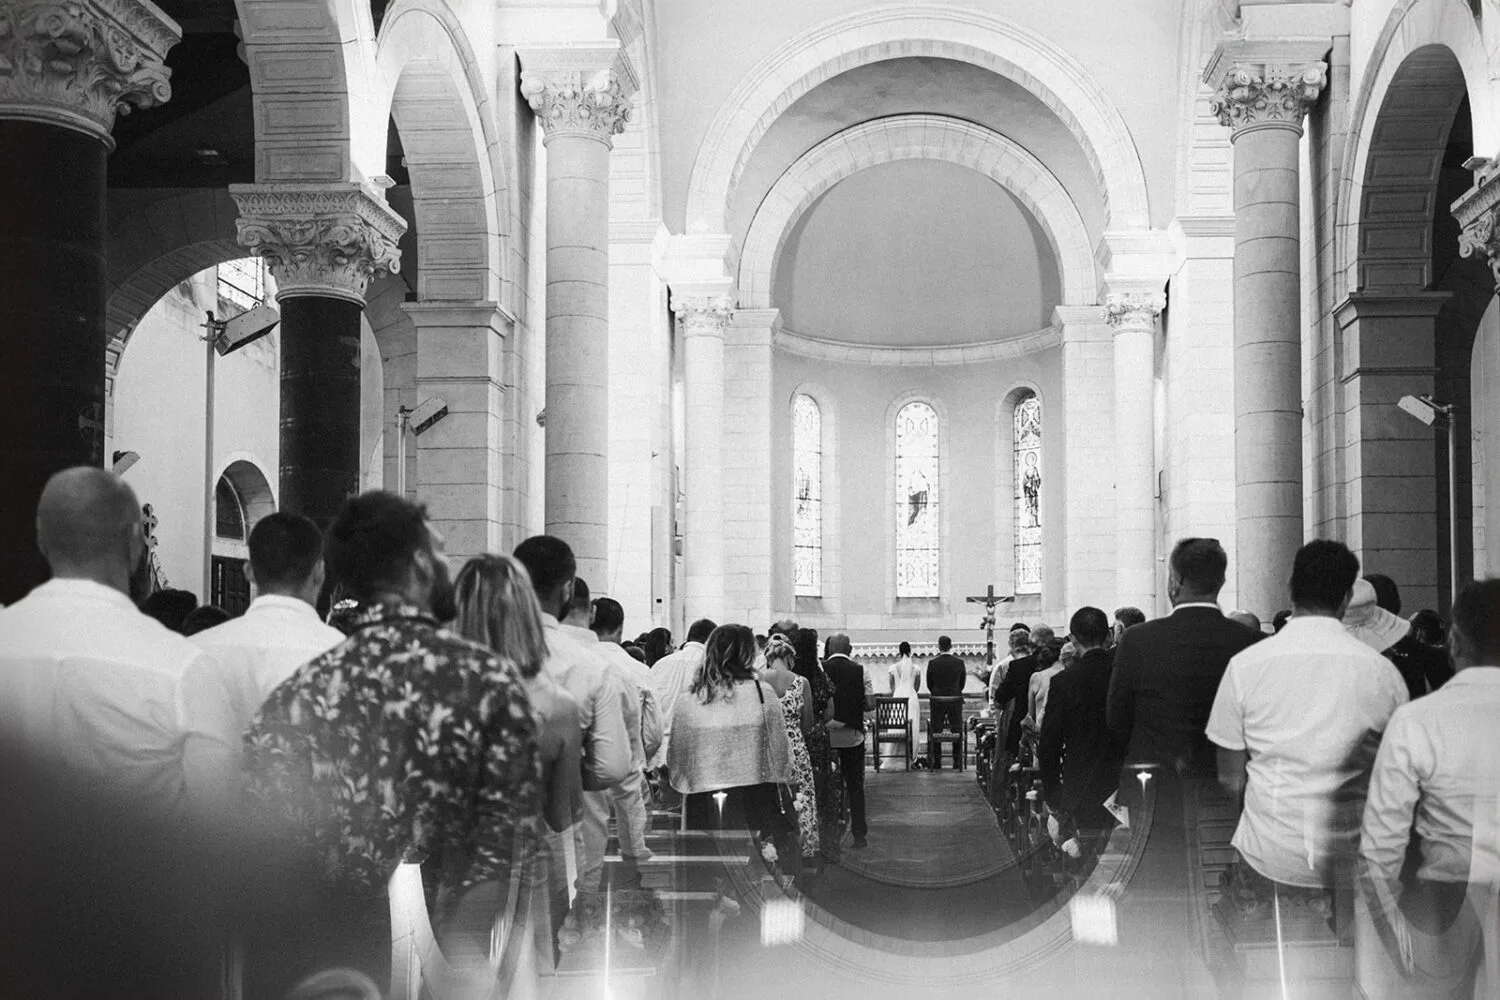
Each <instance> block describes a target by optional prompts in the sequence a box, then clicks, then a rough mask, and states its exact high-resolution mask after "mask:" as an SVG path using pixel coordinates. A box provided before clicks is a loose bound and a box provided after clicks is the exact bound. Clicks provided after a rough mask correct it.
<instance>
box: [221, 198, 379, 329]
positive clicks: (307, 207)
mask: <svg viewBox="0 0 1500 1000" xmlns="http://www.w3.org/2000/svg"><path fill="white" fill-rule="evenodd" d="M229 193H230V195H231V196H232V197H233V198H234V203H235V204H236V205H237V206H239V210H240V218H239V222H238V223H237V226H238V231H239V241H240V245H241V246H243V247H245V248H246V249H247V250H249V251H250V252H251V253H253V254H256V255H257V256H260V257H264V258H266V261H267V262H268V263H269V264H270V267H271V274H272V276H273V277H275V279H276V285H277V293H276V297H277V298H278V299H284V298H290V297H292V296H295V295H321V296H325V297H331V298H340V299H348V300H350V301H352V302H358V303H360V304H361V305H363V304H364V301H365V289H366V288H368V287H369V284H370V279H372V278H374V277H377V276H379V275H383V274H387V273H395V272H397V271H399V270H401V251H400V250H399V249H398V247H397V243H398V242H399V241H400V239H401V237H402V235H403V234H405V232H406V222H405V220H403V219H402V218H401V217H400V216H399V215H397V214H396V213H395V212H393V211H391V208H390V206H389V205H387V204H386V203H385V200H384V199H383V198H380V197H378V196H376V195H374V194H371V193H370V192H369V191H367V190H366V189H365V188H364V187H363V186H361V185H360V184H357V183H353V182H350V183H347V184H336V185H325V184H318V185H302V184H233V185H231V186H230V188H229Z"/></svg>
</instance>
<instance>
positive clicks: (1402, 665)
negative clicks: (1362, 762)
mask: <svg viewBox="0 0 1500 1000" xmlns="http://www.w3.org/2000/svg"><path fill="white" fill-rule="evenodd" d="M1380 579H1381V580H1382V581H1384V583H1383V584H1382V587H1383V588H1384V589H1385V598H1384V599H1385V601H1386V602H1387V603H1394V604H1395V605H1396V606H1397V607H1400V606H1401V598H1400V595H1399V592H1398V591H1397V590H1396V584H1395V582H1394V581H1393V580H1391V578H1390V577H1388V576H1381V577H1380ZM1380 600H1381V598H1380V596H1379V594H1378V593H1377V591H1376V589H1375V586H1374V584H1373V583H1372V582H1371V578H1370V577H1366V578H1365V579H1363V580H1360V581H1359V582H1357V583H1356V584H1355V585H1354V596H1353V597H1352V598H1351V599H1350V601H1349V608H1348V610H1346V611H1345V612H1344V628H1346V629H1348V630H1349V634H1350V635H1352V636H1354V638H1356V639H1358V640H1359V641H1360V642H1363V643H1364V644H1365V645H1366V646H1369V647H1370V648H1371V649H1373V650H1375V652H1377V653H1379V654H1380V655H1381V656H1384V657H1385V658H1386V659H1388V660H1390V661H1391V662H1392V663H1393V664H1395V666H1396V669H1397V670H1398V671H1400V673H1401V679H1402V680H1403V681H1405V682H1406V691H1407V694H1408V695H1409V696H1410V697H1411V698H1412V700H1416V699H1417V698H1420V697H1422V696H1423V695H1424V694H1427V693H1428V692H1429V691H1436V690H1437V689H1438V688H1440V687H1442V686H1443V684H1444V683H1445V682H1446V681H1447V680H1448V678H1450V677H1452V676H1453V668H1452V667H1451V666H1450V665H1449V663H1448V655H1447V654H1446V653H1444V652H1443V651H1441V650H1437V649H1434V648H1432V647H1431V646H1429V645H1427V644H1425V643H1423V642H1421V641H1419V640H1418V639H1417V637H1416V636H1415V635H1413V634H1412V627H1411V624H1410V623H1409V622H1407V621H1405V620H1404V619H1402V618H1400V617H1398V616H1397V615H1396V614H1395V613H1394V612H1392V611H1388V610H1387V609H1386V608H1384V607H1382V606H1381V604H1380Z"/></svg>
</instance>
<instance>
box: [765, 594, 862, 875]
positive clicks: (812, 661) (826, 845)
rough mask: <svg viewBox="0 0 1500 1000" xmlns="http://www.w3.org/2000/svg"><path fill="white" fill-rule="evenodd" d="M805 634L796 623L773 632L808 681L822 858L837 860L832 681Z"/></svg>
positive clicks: (839, 817) (839, 816) (840, 830)
mask: <svg viewBox="0 0 1500 1000" xmlns="http://www.w3.org/2000/svg"><path fill="white" fill-rule="evenodd" d="M803 631H805V630H803V629H799V628H798V627H797V623H796V622H778V623H777V624H776V625H775V626H773V627H772V629H771V633H770V634H771V635H772V636H780V637H781V638H783V639H785V640H786V641H787V642H789V643H791V645H792V649H793V651H794V654H795V655H794V657H793V661H792V670H793V671H795V672H796V674H797V676H799V677H801V678H803V679H804V680H806V681H807V686H808V691H809V692H810V694H811V705H812V714H813V727H812V730H811V731H810V732H808V733H807V734H806V739H807V752H808V755H809V756H810V757H811V758H812V766H813V784H814V786H815V788H816V789H817V802H818V842H819V845H820V847H821V849H822V853H823V857H825V858H829V859H835V858H837V856H838V849H839V842H840V841H841V840H843V837H844V820H845V816H844V786H843V778H842V775H841V774H840V772H839V759H838V752H837V751H836V750H835V749H834V747H833V744H832V742H831V741H830V739H829V730H828V724H829V723H830V722H832V721H833V716H834V705H833V682H832V681H830V680H829V679H828V673H827V671H825V670H824V669H823V665H822V664H821V663H820V662H818V659H817V657H816V656H811V657H809V656H808V655H807V653H808V651H809V649H810V648H811V649H816V647H817V636H816V634H814V635H813V636H812V637H811V646H809V644H808V643H805V642H803V641H802V640H801V633H802V632H803Z"/></svg>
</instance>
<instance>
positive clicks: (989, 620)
mask: <svg viewBox="0 0 1500 1000" xmlns="http://www.w3.org/2000/svg"><path fill="white" fill-rule="evenodd" d="M967 600H968V602H969V603H970V604H983V605H984V619H983V620H982V621H980V623H979V627H980V628H982V629H984V665H985V666H986V667H988V668H989V669H990V670H994V669H995V607H996V606H997V605H1000V604H1008V603H1010V602H1011V601H1014V600H1015V598H1014V597H1001V596H1000V595H999V594H997V593H995V585H994V584H993V583H992V584H990V585H989V587H988V588H986V590H985V592H984V593H983V594H980V595H979V596H978V597H970V598H968V599H967Z"/></svg>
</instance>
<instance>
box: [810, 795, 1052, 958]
mask: <svg viewBox="0 0 1500 1000" xmlns="http://www.w3.org/2000/svg"><path fill="white" fill-rule="evenodd" d="M865 792H866V803H867V813H868V817H869V826H870V838H869V844H870V846H869V847H867V848H866V849H864V850H861V851H856V850H852V849H850V848H849V847H848V841H847V838H846V841H845V847H844V849H843V851H842V854H841V857H840V860H839V862H838V864H836V865H829V866H828V867H827V868H826V869H825V870H824V873H823V875H822V876H820V877H819V878H817V879H815V880H813V881H812V882H811V883H809V884H808V885H807V886H806V888H805V889H804V895H805V896H806V897H807V899H808V901H809V902H811V903H813V904H815V909H814V910H813V912H812V913H811V914H810V918H811V919H813V920H819V921H820V922H825V923H827V922H829V918H833V921H834V922H837V923H841V924H845V925H849V926H848V928H847V930H848V931H849V932H850V933H853V934H854V935H855V936H856V937H864V936H865V935H868V936H869V940H867V941H866V943H868V944H871V945H874V946H878V945H879V941H878V939H879V938H897V939H901V940H904V941H928V942H932V941H950V942H951V941H957V940H962V939H964V938H971V937H976V936H978V935H982V934H987V933H989V932H991V931H995V930H998V929H1000V928H1002V927H1004V926H1006V925H1007V924H1010V923H1012V922H1014V921H1016V920H1019V919H1021V918H1023V917H1025V916H1026V915H1027V914H1028V913H1030V912H1031V911H1032V910H1033V909H1034V907H1035V902H1034V901H1033V900H1032V899H1031V897H1030V895H1029V893H1028V892H1027V890H1026V886H1025V883H1024V881H1023V879H1022V877H1021V873H1020V871H1019V869H1018V868H1017V866H1016V859H1015V855H1014V852H1012V850H1011V848H1010V845H1009V844H1008V843H1007V842H1006V840H1005V838H1004V837H1002V836H1001V834H1000V829H999V827H998V826H997V825H996V823H995V818H994V814H993V813H992V812H991V811H990V808H989V806H988V805H987V804H986V803H985V801H984V797H983V796H982V795H981V794H980V792H979V786H978V784H977V783H976V782H975V780H974V772H972V771H963V772H953V771H939V772H932V771H904V770H902V771H886V772H882V773H879V774H876V773H869V774H866V776H865Z"/></svg>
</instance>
